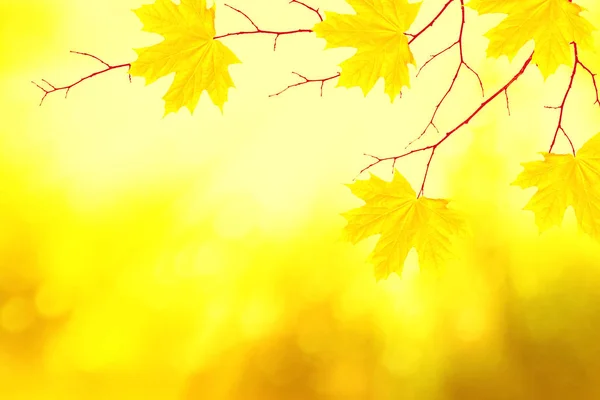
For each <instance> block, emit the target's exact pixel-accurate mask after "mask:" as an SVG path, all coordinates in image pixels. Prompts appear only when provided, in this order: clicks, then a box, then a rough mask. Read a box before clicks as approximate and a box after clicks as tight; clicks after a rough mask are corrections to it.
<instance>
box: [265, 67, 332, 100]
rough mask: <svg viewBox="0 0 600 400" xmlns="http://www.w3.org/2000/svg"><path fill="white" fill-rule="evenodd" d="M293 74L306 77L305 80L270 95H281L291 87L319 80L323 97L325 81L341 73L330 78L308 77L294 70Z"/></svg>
mask: <svg viewBox="0 0 600 400" xmlns="http://www.w3.org/2000/svg"><path fill="white" fill-rule="evenodd" d="M292 74H295V75H298V76H299V77H300V78H302V79H304V81H302V82H298V83H294V84H293V85H289V86H288V87H286V88H285V89H283V90H281V91H279V92H277V93H273V94H270V95H269V97H273V96H279V95H280V94H281V93H283V92H285V91H286V90H288V89H291V88H293V87H296V86H300V85H306V84H307V83H318V82H320V83H321V97H323V85H325V82H327V81H329V80H332V79H335V78H337V77H339V76H340V73H339V72H338V73H337V74H335V75H333V76H330V77H328V78H322V79H308V78H307V77H305V76H304V75H300V74H299V73H297V72H292Z"/></svg>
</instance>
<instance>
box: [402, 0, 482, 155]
mask: <svg viewBox="0 0 600 400" xmlns="http://www.w3.org/2000/svg"><path fill="white" fill-rule="evenodd" d="M448 4H449V3H446V5H448ZM444 10H445V9H444ZM460 11H461V22H460V31H459V34H458V39H457V40H456V41H455V42H454V43H452V44H451V45H450V46H448V47H446V48H445V49H444V50H442V51H440V52H438V53H437V54H434V55H433V56H431V58H430V59H429V60H427V62H425V64H423V66H422V67H421V68H420V69H419V71H418V72H417V76H419V74H420V73H421V71H422V70H423V68H425V67H426V66H427V65H428V64H429V63H430V62H431V61H433V60H434V59H435V58H437V57H438V56H440V55H441V54H443V53H445V52H446V51H448V50H450V49H451V48H453V47H454V46H456V45H458V55H459V57H460V60H459V63H458V68H457V69H456V72H455V73H454V77H453V78H452V82H450V87H448V90H446V93H444V95H443V96H442V98H441V100H440V101H439V102H438V103H437V105H436V106H435V109H434V111H433V114H432V116H431V118H430V119H429V122H428V123H427V126H425V129H423V131H421V134H420V135H419V136H418V137H417V138H416V139H413V140H412V141H410V142H409V143H408V144H407V145H406V147H405V149H407V148H409V147H410V146H411V145H412V144H413V143H414V142H416V141H417V140H419V139H421V138H422V137H423V136H424V135H425V134H426V133H427V131H428V130H429V127H430V126H432V127H433V128H435V130H436V131H438V133H439V130H438V128H437V126H436V125H435V117H436V116H437V113H438V111H439V110H440V107H441V106H442V104H443V103H444V101H445V100H446V98H447V97H448V95H449V94H450V92H451V91H452V88H454V84H455V83H456V81H457V79H458V75H459V74H460V71H461V69H462V68H463V67H465V68H466V69H467V70H469V71H471V72H472V73H473V74H474V75H475V77H476V78H477V81H478V82H479V86H480V87H481V95H482V96H485V91H484V89H483V82H482V81H481V77H480V76H479V74H478V73H477V72H475V70H474V69H473V68H471V67H470V66H469V64H467V63H466V61H465V57H464V53H463V33H464V27H465V7H464V0H460Z"/></svg>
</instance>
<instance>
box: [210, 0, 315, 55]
mask: <svg viewBox="0 0 600 400" xmlns="http://www.w3.org/2000/svg"><path fill="white" fill-rule="evenodd" d="M292 3H299V4H302V5H305V4H304V3H300V2H297V1H292V2H290V4H292ZM225 6H227V7H229V8H231V9H232V10H234V11H236V12H237V13H239V14H241V15H243V16H244V17H245V18H246V19H247V20H248V21H250V23H251V24H252V26H254V28H255V29H256V30H254V31H240V32H232V33H226V34H224V35H218V36H215V37H214V38H213V39H223V38H226V37H229V36H239V35H256V34H264V35H274V36H275V40H274V42H273V51H275V50H277V39H279V36H283V35H294V34H297V33H311V32H312V29H296V30H293V31H268V30H264V29H260V28H259V27H258V25H256V24H255V23H254V21H253V20H252V18H250V17H249V16H248V15H246V13H244V12H243V11H240V10H238V9H237V8H235V7H232V6H230V5H229V4H225ZM305 6H306V5H305ZM306 7H308V6H306ZM309 8H310V7H309ZM317 13H318V12H317ZM319 16H320V14H319Z"/></svg>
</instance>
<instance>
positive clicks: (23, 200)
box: [0, 0, 600, 400]
mask: <svg viewBox="0 0 600 400" xmlns="http://www.w3.org/2000/svg"><path fill="white" fill-rule="evenodd" d="M52 3H53V4H52V5H51V6H50V3H49V2H47V1H42V0H37V1H36V0H19V1H11V0H0V29H3V30H2V31H1V32H2V37H3V39H2V41H1V42H0V50H1V51H2V54H0V65H1V66H0V87H2V88H3V90H2V91H1V92H0V110H2V111H1V112H0V399H7V400H21V399H26V400H30V399H31V400H38V399H40V400H42V399H43V400H54V399H56V400H59V399H60V400H66V399H86V400H87V399H90V400H95V399H98V400H104V399H127V400H129V399H132V400H133V399H145V400H146V399H161V400H162V399H190V400H191V399H194V400H196V399H210V400H212V399H216V400H220V399H231V400H237V399H239V400H247V399H252V400H254V399H256V400H271V399H272V400H280V399H289V400H296V399H298V400H300V399H302V400H307V399H311V400H313V399H314V400H342V399H343V400H347V399H357V400H364V399H372V400H385V399H418V400H430V399H431V400H454V399H456V400H469V399H474V400H475V399H476V400H481V399H486V400H487V399H507V400H508V399H510V400H513V399H523V400H530V399H561V400H563V399H586V400H587V399H599V398H600V383H599V382H600V344H599V343H598V339H597V337H598V332H600V244H598V243H596V242H594V241H593V240H592V239H590V238H589V237H587V236H585V235H584V234H582V233H580V232H578V230H577V226H576V221H575V216H574V213H573V211H572V210H571V209H568V210H567V213H566V215H565V220H564V222H563V224H562V227H560V228H559V227H555V228H552V229H551V230H549V231H548V232H545V233H544V234H542V235H539V233H538V230H537V227H536V226H535V224H534V218H533V215H532V214H531V213H530V212H525V211H522V210H521V208H522V207H523V206H524V205H525V203H526V202H527V200H528V199H529V197H530V196H531V195H532V194H533V193H534V189H529V190H526V191H524V190H521V189H518V188H515V187H514V186H513V187H511V186H509V183H510V182H511V181H513V180H514V178H515V177H516V175H517V174H518V173H519V172H520V171H521V169H522V168H521V167H520V165H519V164H520V162H524V161H531V160H534V159H536V157H538V158H539V155H537V154H536V153H537V152H538V151H541V150H545V149H546V147H547V142H548V139H549V138H550V137H551V132H550V131H549V130H548V129H547V127H549V126H551V125H552V124H554V120H553V119H552V120H551V118H554V114H548V111H547V110H545V109H544V108H543V105H546V104H553V102H554V101H555V100H556V99H558V98H559V97H560V96H561V93H562V91H563V90H564V88H563V84H564V83H565V79H568V77H569V71H568V70H567V69H566V68H565V69H561V70H559V72H558V73H557V74H556V75H555V76H553V77H551V78H549V79H548V81H547V82H545V83H544V82H543V80H542V78H541V75H540V74H539V72H537V71H535V69H533V68H532V70H531V71H528V72H527V73H526V74H525V75H524V76H523V78H522V80H521V81H520V82H519V83H518V84H516V85H515V86H514V87H512V88H511V92H510V96H511V101H512V103H511V105H512V109H511V111H512V115H511V116H510V118H509V117H508V116H507V115H506V108H505V104H504V103H503V102H502V100H501V101H500V102H499V103H498V104H494V105H490V108H489V109H488V110H487V111H486V112H485V113H482V114H481V115H480V116H478V118H476V119H474V120H473V122H472V123H471V124H469V126H468V127H465V128H464V132H460V133H457V134H456V137H453V140H454V141H453V142H452V144H449V145H448V147H440V151H439V155H436V157H439V159H438V158H436V161H435V162H434V163H432V166H431V171H430V177H429V178H428V188H427V190H428V191H429V192H428V193H427V195H428V196H430V197H446V198H450V199H452V201H453V202H452V204H453V205H454V206H456V208H457V209H460V210H462V211H463V212H464V213H465V215H466V218H467V222H468V224H469V226H470V229H471V231H472V232H471V236H470V238H468V239H466V240H465V241H464V243H462V244H461V252H462V253H461V254H462V257H461V260H460V261H456V262H452V263H450V264H449V265H448V266H447V267H446V268H445V269H443V270H439V271H421V270H419V267H418V256H417V254H416V252H414V250H413V251H411V253H409V256H408V259H407V262H406V267H405V270H404V272H403V274H402V277H399V276H397V275H392V276H391V277H390V278H389V279H388V280H383V281H379V282H376V280H375V278H374V275H373V267H372V265H370V264H368V263H367V262H366V261H365V260H367V257H368V255H369V253H370V251H371V250H372V249H373V246H374V244H375V242H376V238H370V239H368V240H365V241H364V242H361V243H359V244H358V245H356V246H353V245H351V244H349V243H345V242H342V241H341V240H340V234H341V230H342V228H343V227H344V225H345V220H344V219H343V218H342V217H341V216H340V215H339V214H340V213H342V212H344V211H347V210H349V209H351V208H354V207H357V206H360V204H361V202H360V200H358V199H356V198H355V197H353V196H352V195H351V194H350V191H349V190H348V189H347V188H346V187H344V186H343V184H344V183H348V182H351V181H352V178H354V176H355V175H356V173H357V172H358V171H360V169H361V168H363V167H364V166H365V165H366V164H368V159H366V158H364V157H363V156H362V154H363V153H365V152H367V153H372V154H379V155H382V156H387V155H389V154H388V153H387V152H389V151H392V152H394V151H396V150H398V151H399V152H401V151H402V149H403V148H404V146H405V145H406V143H407V142H408V140H410V139H412V138H413V133H414V132H418V131H419V129H420V128H421V129H422V125H423V123H426V122H427V119H428V117H429V116H430V115H429V113H430V112H431V110H432V104H433V106H434V105H435V103H436V102H437V100H436V99H437V97H435V96H438V95H443V93H444V91H445V89H446V86H445V85H447V81H446V80H445V79H447V78H448V76H449V75H451V74H452V72H453V71H451V69H452V68H454V67H451V68H450V67H448V65H449V63H450V62H451V60H452V59H451V57H452V56H448V59H445V61H440V62H439V63H437V64H432V66H431V67H428V68H431V69H429V70H428V71H427V73H425V72H424V73H423V79H422V80H417V81H415V84H414V85H413V88H412V89H411V91H410V92H408V93H407V94H406V96H405V97H406V98H408V99H406V98H404V99H402V101H396V102H395V103H394V104H393V105H392V104H390V102H389V98H388V97H387V95H385V94H384V92H383V84H382V82H379V83H378V84H377V85H376V87H375V88H374V89H373V92H372V93H371V94H369V96H367V98H366V99H365V98H364V96H363V95H362V93H361V92H360V90H359V89H358V88H354V89H351V90H346V89H343V88H334V87H333V85H330V86H325V89H324V96H323V98H320V97H319V92H318V87H303V88H299V89H298V90H297V91H289V92H288V93H286V94H285V96H281V97H277V98H269V97H268V95H269V94H270V93H273V92H276V91H278V90H280V89H282V88H284V87H285V86H287V85H289V84H290V83H292V82H291V81H290V79H292V78H293V77H292V78H291V77H290V74H289V72H290V71H292V70H298V69H301V70H302V71H303V72H305V73H306V74H309V73H311V74H314V75H315V76H326V75H327V74H328V73H330V72H332V71H335V69H334V67H335V66H336V65H337V64H339V62H341V61H342V60H343V59H344V56H347V54H349V53H348V52H344V51H343V50H340V51H338V50H335V51H329V50H328V51H323V47H324V42H323V41H321V40H317V39H315V38H314V37H311V36H305V37H302V38H300V37H297V38H295V37H294V38H292V37H290V38H280V39H279V42H278V47H277V52H273V49H272V41H271V40H270V39H264V38H232V39H231V40H230V41H229V42H227V45H228V46H230V47H231V48H232V50H233V51H234V52H236V54H238V56H239V57H240V59H241V60H242V62H243V64H240V65H239V66H238V65H236V66H232V67H231V74H232V77H233V79H234V81H235V83H236V89H234V90H231V93H230V99H229V102H228V103H227V104H226V105H225V112H224V114H223V115H221V113H220V111H219V110H218V108H217V107H215V106H214V105H212V104H211V102H210V101H209V99H208V97H207V96H206V94H203V95H202V97H201V100H200V103H199V105H198V109H197V111H196V112H195V113H194V116H193V117H192V116H190V115H189V113H188V112H187V111H183V110H182V111H181V112H180V113H178V114H176V115H170V116H169V117H167V118H164V119H162V115H163V104H164V103H163V101H162V100H161V97H162V96H163V94H164V92H165V91H166V89H167V88H168V87H169V85H170V81H171V79H172V78H165V79H163V80H159V81H158V82H157V83H155V84H153V85H150V86H147V87H145V86H144V84H143V83H142V81H140V80H135V79H134V80H133V83H131V84H130V83H129V82H128V79H127V74H126V73H125V72H124V71H121V72H117V71H113V72H111V74H110V75H109V74H105V75H103V76H99V77H97V78H96V79H95V80H90V81H89V82H86V84H85V85H81V86H78V87H77V88H75V89H73V91H72V92H70V93H69V97H68V99H66V100H65V99H64V98H62V97H63V95H61V94H56V95H55V96H49V97H48V98H47V99H46V100H45V102H44V104H43V105H42V106H41V107H40V106H38V104H39V100H40V98H41V94H42V93H41V92H40V91H39V89H38V88H36V87H35V86H33V85H32V84H31V83H30V81H31V80H40V79H47V80H49V81H51V82H55V83H57V84H63V83H67V82H70V81H72V80H73V78H75V79H78V78H79V77H81V76H83V75H84V74H86V73H89V72H91V71H94V69H95V68H98V67H99V66H98V65H97V64H95V63H94V62H93V60H89V59H86V58H83V59H82V58H80V57H77V56H74V55H72V54H69V50H78V51H89V52H91V53H94V54H96V55H98V56H101V57H102V58H103V59H106V60H108V61H110V62H113V63H120V62H129V61H131V60H132V59H134V57H135V53H134V52H133V50H132V49H133V48H138V47H143V46H146V45H148V44H151V43H154V42H155V41H156V40H157V38H156V37H154V36H152V35H150V34H148V33H144V32H141V31H140V28H141V24H140V23H139V21H138V20H137V19H136V17H135V15H134V14H133V13H132V12H131V11H130V10H131V9H133V8H137V7H139V6H140V5H141V4H142V2H141V1H139V0H126V1H123V0H110V1H104V2H101V3H94V4H92V3H89V2H84V3H82V2H80V1H77V0H57V1H54V2H52ZM246 3H248V4H247V5H246ZM279 3H281V4H279ZM287 3H288V2H287V1H281V2H279V1H277V4H275V1H274V0H260V1H256V2H252V4H250V2H243V1H238V2H236V3H235V4H234V3H233V1H232V3H231V4H232V5H233V6H239V7H244V10H245V11H247V12H248V13H249V14H251V15H254V16H257V20H259V21H260V23H261V24H264V25H265V26H269V25H271V26H283V25H285V26H292V27H294V28H296V27H297V26H299V25H301V26H302V27H304V26H311V24H313V23H314V21H313V20H312V19H314V15H311V14H310V13H309V12H306V10H302V8H300V9H296V8H294V7H293V5H288V4H287ZM444 3H445V1H436V0H431V1H429V2H428V1H426V2H425V4H424V5H423V10H422V12H423V13H425V14H423V16H422V17H420V18H421V19H417V21H416V22H415V23H416V24H419V23H422V21H424V20H426V18H427V16H428V15H429V16H430V15H432V14H435V12H436V10H438V9H439V7H440V5H443V4H444ZM581 3H582V4H583V3H584V2H581ZM315 4H316V3H315ZM585 5H586V6H588V8H589V9H590V11H589V13H590V15H591V16H590V20H592V21H593V22H598V19H597V18H596V17H597V16H598V15H600V14H599V13H598V12H599V9H598V6H597V4H596V3H595V2H591V1H588V2H587V3H586V4H585ZM245 7H247V9H246V8H245ZM290 7H292V9H290ZM319 7H320V8H321V9H327V10H336V11H339V12H346V11H348V10H347V9H346V8H344V7H347V4H344V2H342V1H341V0H327V1H325V0H324V1H322V2H321V3H319ZM457 10H458V9H454V11H452V10H450V11H452V12H453V13H454V14H452V15H454V17H451V16H447V17H445V19H443V20H440V24H439V26H436V28H435V29H436V32H437V34H433V32H432V34H431V35H430V36H429V37H428V38H426V40H424V41H423V42H422V43H420V44H419V47H418V49H417V50H415V53H416V56H417V59H418V61H421V60H426V59H427V57H428V53H433V52H434V50H433V49H438V48H441V47H442V46H441V45H440V44H439V43H437V42H436V40H439V36H436V35H440V34H442V35H443V34H444V32H445V31H444V30H445V29H447V30H448V31H449V32H453V30H454V29H455V28H456V27H457V25H456V22H457V21H456V19H455V17H456V12H457ZM449 15H450V14H449ZM468 17H469V19H468V24H470V25H467V27H468V28H469V29H470V30H471V32H470V33H469V34H470V35H472V39H469V41H467V46H468V48H469V49H470V50H469V52H468V57H470V62H471V65H473V66H474V67H475V68H477V69H478V70H479V71H480V72H481V74H482V78H483V80H484V84H486V85H487V86H488V87H490V88H493V87H500V85H502V84H503V82H505V81H506V78H507V77H510V76H511V73H514V68H515V66H518V65H519V63H520V62H521V61H520V60H521V59H519V60H515V62H514V63H513V64H509V63H508V62H507V60H506V59H502V60H498V61H495V60H485V58H484V56H485V46H486V42H485V40H484V39H483V38H482V37H480V35H481V34H483V33H484V32H485V31H486V30H487V29H488V28H489V26H490V25H489V24H490V21H491V19H485V18H484V19H482V20H481V21H479V20H478V19H477V17H476V14H475V13H474V12H472V11H469V12H468ZM311 18H312V19H311ZM594 18H596V19H594ZM246 22H247V21H244V20H243V19H241V18H239V15H236V14H235V13H228V12H227V9H226V8H224V7H223V3H222V2H217V30H218V32H226V31H231V30H233V29H235V27H239V26H240V24H244V23H246ZM277 24H279V25H277ZM596 25H597V26H600V24H598V23H596ZM436 38H437V39H436ZM350 54H351V53H350ZM522 55H525V56H526V54H525V52H524V53H523V54H520V56H522ZM588 56H589V57H590V61H589V62H588V65H589V66H590V67H594V70H595V71H600V65H599V64H598V62H597V60H598V59H600V58H598V59H596V58H593V56H594V55H593V54H592V55H588ZM521 58H522V57H521ZM594 63H595V64H594ZM436 68H437V69H436ZM412 72H413V73H414V72H415V71H414V70H413V71H412ZM413 76H414V74H413ZM463 78H464V79H463ZM471 78H472V77H470V76H465V77H462V78H461V79H459V80H458V81H457V85H458V86H459V88H460V90H461V91H462V92H461V93H464V96H462V97H461V99H460V100H461V101H454V100H453V101H452V102H450V103H449V104H448V108H447V109H446V111H445V112H443V113H441V114H440V120H439V124H440V125H441V126H448V125H452V124H453V123H454V122H455V118H456V115H458V114H460V115H465V114H466V111H468V109H470V107H471V106H472V105H474V104H479V102H480V100H481V97H480V96H481V93H480V90H479V88H478V86H476V82H473V81H472V80H471ZM445 82H446V83H445ZM589 89H590V87H589V82H587V81H585V79H584V78H582V79H581V81H580V82H579V81H578V82H576V85H575V87H574V89H573V92H572V93H573V94H572V95H573V97H574V98H577V99H581V98H585V99H586V102H585V104H586V105H585V106H583V105H582V106H580V107H578V109H577V110H574V111H572V112H573V113H574V114H573V115H574V116H576V117H577V118H573V119H572V120H570V121H569V124H570V129H571V130H572V131H573V133H572V134H573V139H574V141H575V142H576V147H579V146H581V144H583V143H584V142H585V141H586V140H587V139H588V138H589V137H591V136H592V135H593V134H595V133H597V132H598V131H599V130H600V129H598V127H599V126H600V116H599V115H598V114H599V113H598V111H597V110H596V109H594V108H593V107H592V105H591V104H589V107H587V99H588V98H589V99H591V97H590V92H589ZM432 96H434V97H435V98H432ZM575 103H576V101H574V102H573V104H575ZM589 103H591V101H590V102H589ZM582 104H583V103H582ZM465 107H466V108H467V109H465ZM596 108H597V107H596ZM571 110H573V109H571ZM406 132H409V133H406ZM428 135H431V136H434V135H435V133H431V132H430V133H429V134H428ZM562 145H566V144H564V143H563V144H561V146H562ZM390 149H391V150H390ZM563 149H564V148H563ZM426 162H427V158H426V157H425V156H423V157H421V158H419V157H415V158H410V159H404V160H402V161H401V162H399V163H398V164H397V165H396V166H397V168H398V169H399V170H400V171H401V172H402V174H403V175H404V176H406V178H407V179H408V180H409V181H410V182H411V184H412V185H413V187H414V186H416V185H418V184H420V181H421V179H422V176H423V175H422V174H423V171H424V165H425V163H426ZM373 172H374V173H376V174H377V175H379V176H381V177H382V178H383V179H388V180H389V179H390V176H389V175H390V174H389V172H390V168H389V165H385V166H383V167H382V168H381V169H375V170H374V171H373Z"/></svg>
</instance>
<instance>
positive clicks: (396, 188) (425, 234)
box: [342, 170, 464, 280]
mask: <svg viewBox="0 0 600 400" xmlns="http://www.w3.org/2000/svg"><path fill="white" fill-rule="evenodd" d="M346 186H348V187H349V188H350V190H351V191H352V193H353V194H354V195H355V196H357V197H359V198H361V199H362V200H364V201H365V204H364V205H363V206H362V207H359V208H356V209H354V210H350V211H348V212H346V213H343V214H342V215H343V216H344V218H346V220H347V221H348V224H347V225H346V227H345V228H344V236H345V239H346V240H349V241H350V242H352V243H358V242H359V241H361V240H363V239H365V238H367V237H369V236H372V235H377V234H381V236H380V237H379V240H378V241H377V244H376V245H375V249H374V250H373V252H372V253H371V256H370V261H371V262H372V263H373V264H374V265H375V277H376V278H377V279H378V280H379V279H382V278H387V277H388V276H389V275H390V274H391V273H392V272H396V273H397V274H399V275H400V274H401V273H402V269H403V267H404V260H405V259H406V256H407V254H408V252H409V251H410V249H411V248H413V247H414V248H415V249H416V250H417V253H418V255H419V263H420V264H421V266H439V265H441V264H442V263H443V262H444V261H446V260H448V259H451V258H452V257H453V256H454V254H453V250H452V240H451V239H452V237H453V236H455V235H459V234H461V233H462V232H464V221H463V220H462V219H461V218H460V216H459V215H458V213H457V212H456V211H454V210H451V209H449V208H448V207H447V204H448V200H444V199H430V198H427V197H419V198H417V195H416V193H415V191H414V190H413V189H412V187H411V186H410V184H409V183H408V181H407V180H406V179H405V178H404V177H403V176H402V175H401V174H400V173H399V172H398V171H396V170H395V171H394V177H393V179H392V181H391V182H388V181H384V180H382V179H380V178H378V177H376V176H375V175H373V174H371V176H370V179H367V180H360V181H356V182H355V183H352V184H349V185H346Z"/></svg>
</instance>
